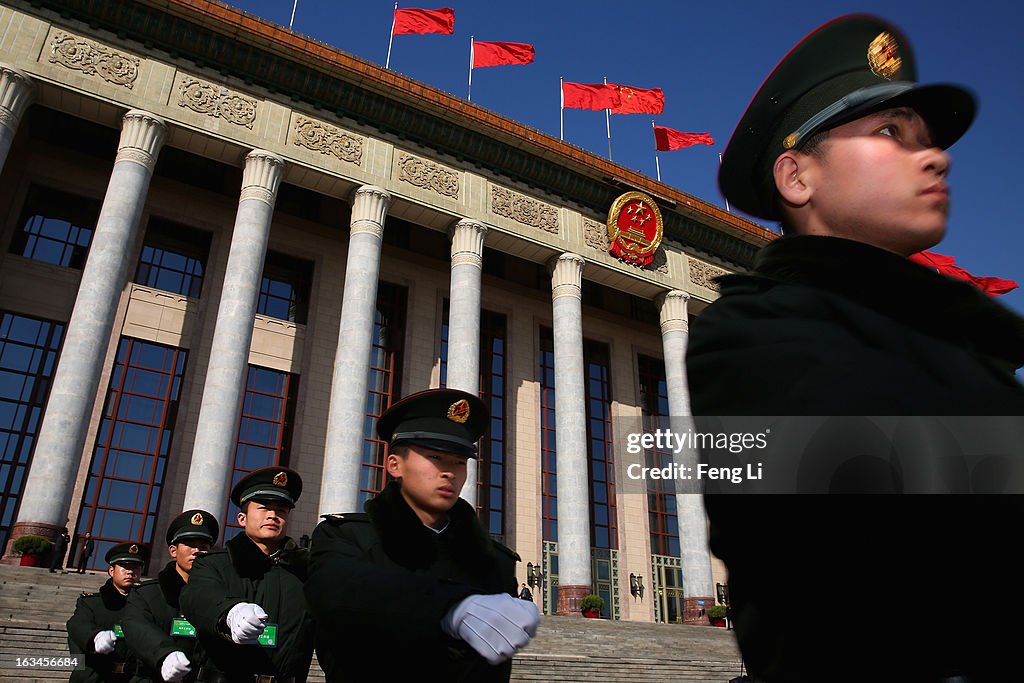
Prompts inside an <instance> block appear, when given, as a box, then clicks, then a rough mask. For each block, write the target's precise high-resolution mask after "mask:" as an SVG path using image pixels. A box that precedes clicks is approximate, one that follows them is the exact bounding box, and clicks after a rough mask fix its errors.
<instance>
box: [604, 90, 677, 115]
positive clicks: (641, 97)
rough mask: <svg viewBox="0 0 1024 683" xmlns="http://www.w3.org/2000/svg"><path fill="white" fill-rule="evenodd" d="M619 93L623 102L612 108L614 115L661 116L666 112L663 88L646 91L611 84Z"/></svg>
mask: <svg viewBox="0 0 1024 683" xmlns="http://www.w3.org/2000/svg"><path fill="white" fill-rule="evenodd" d="M608 85H611V86H614V87H615V89H616V90H618V91H619V98H620V100H621V102H620V103H619V104H618V106H615V107H611V110H612V113H613V114H660V113H662V112H663V111H665V93H663V92H662V91H661V88H652V89H650V90H644V89H643V88H632V87H630V86H628V85H617V84H615V83H609V84H608Z"/></svg>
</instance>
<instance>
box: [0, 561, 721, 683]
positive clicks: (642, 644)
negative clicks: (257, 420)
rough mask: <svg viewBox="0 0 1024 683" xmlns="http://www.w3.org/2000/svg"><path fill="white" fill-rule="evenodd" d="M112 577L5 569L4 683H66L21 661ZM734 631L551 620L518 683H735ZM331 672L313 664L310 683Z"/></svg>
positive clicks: (59, 641) (522, 662) (0, 662)
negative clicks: (16, 662) (86, 594)
mask: <svg viewBox="0 0 1024 683" xmlns="http://www.w3.org/2000/svg"><path fill="white" fill-rule="evenodd" d="M106 578H107V576H106V574H105V573H104V574H99V573H89V574H85V575H80V574H51V573H49V572H48V571H47V570H46V569H40V568H35V567H18V566H9V565H0V681H19V682H31V681H38V682H39V683H52V682H53V681H66V680H67V679H68V671H60V670H51V671H46V670H40V669H34V670H31V671H29V670H18V669H15V668H13V657H15V656H18V655H20V656H24V655H37V656H50V657H61V656H66V655H67V654H68V647H67V633H66V631H65V630H64V624H65V622H66V621H67V620H68V618H69V617H70V616H71V613H72V612H73V611H74V608H75V601H76V600H77V599H78V596H79V594H80V593H81V592H82V591H95V590H96V589H98V588H99V587H100V586H101V585H102V584H103V582H104V581H106ZM739 661H740V658H739V651H738V650H737V647H736V640H735V638H734V637H733V634H732V632H731V631H726V630H725V629H720V628H711V627H701V626H680V625H675V624H645V623H637V622H612V621H607V620H604V619H580V618H575V617H543V619H542V620H541V626H540V630H539V631H538V633H537V637H536V638H534V639H533V641H532V642H531V643H530V645H529V646H527V647H526V648H524V649H523V650H522V651H521V652H520V653H519V654H517V655H516V657H515V659H514V660H513V664H512V680H513V681H558V682H566V683H568V682H570V681H580V682H583V681H585V682H586V683H612V682H617V681H630V682H631V683H644V682H646V681H649V682H651V683H654V682H658V683H660V682H661V681H669V680H671V681H699V682H702V683H719V682H720V683H727V682H728V681H729V680H731V679H732V678H734V677H736V676H738V675H739V673H740V665H739ZM323 680H324V675H323V672H322V671H321V670H320V667H319V666H318V665H317V664H316V660H314V663H313V669H312V670H311V671H310V676H309V681H310V683H321V682H322V681H323Z"/></svg>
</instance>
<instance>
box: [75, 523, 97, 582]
mask: <svg viewBox="0 0 1024 683" xmlns="http://www.w3.org/2000/svg"><path fill="white" fill-rule="evenodd" d="M95 545H96V542H95V541H93V540H92V534H91V533H89V532H88V531H86V532H85V536H83V537H82V540H81V541H79V544H78V573H79V574H84V573H85V568H86V566H87V565H88V564H89V558H90V557H92V549H93V547H94V546H95Z"/></svg>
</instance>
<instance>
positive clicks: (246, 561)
mask: <svg viewBox="0 0 1024 683" xmlns="http://www.w3.org/2000/svg"><path fill="white" fill-rule="evenodd" d="M224 549H225V550H227V551H228V555H229V556H230V557H231V565H232V566H233V567H234V568H235V571H236V572H238V575H239V576H241V577H242V578H245V579H261V578H263V575H264V574H266V573H267V572H268V571H270V570H271V568H273V567H274V566H275V565H279V566H281V567H283V568H284V569H286V570H288V571H289V572H291V573H292V574H294V575H295V576H297V577H299V578H300V579H302V580H305V578H306V568H307V566H308V565H309V550H307V549H306V548H300V547H299V545H298V544H297V543H296V542H295V541H293V540H292V539H291V538H290V537H287V536H286V537H285V540H284V545H283V546H282V547H281V550H280V551H278V552H277V553H276V554H275V555H274V556H273V557H270V556H269V555H267V554H266V553H264V552H263V551H262V550H260V548H259V546H257V545H256V544H255V543H253V542H252V541H251V540H250V539H249V537H248V536H246V535H245V534H244V533H240V534H238V535H237V536H235V537H234V538H232V539H231V540H230V541H228V542H227V543H225V544H224Z"/></svg>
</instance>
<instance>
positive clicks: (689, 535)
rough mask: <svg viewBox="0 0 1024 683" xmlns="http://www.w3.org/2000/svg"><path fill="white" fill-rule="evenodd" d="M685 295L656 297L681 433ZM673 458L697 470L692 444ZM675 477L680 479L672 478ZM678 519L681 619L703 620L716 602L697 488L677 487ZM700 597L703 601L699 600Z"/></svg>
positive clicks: (685, 396)
mask: <svg viewBox="0 0 1024 683" xmlns="http://www.w3.org/2000/svg"><path fill="white" fill-rule="evenodd" d="M689 300H690V296H689V295H688V294H687V293H686V292H681V291H679V290H673V291H671V292H666V293H665V294H662V295H660V296H659V297H658V301H657V303H658V306H659V308H660V311H661V316H660V317H661V343H662V346H663V348H664V353H665V380H666V384H667V386H668V407H669V414H670V416H671V428H672V431H674V432H677V433H685V431H686V429H687V427H690V426H692V420H691V419H690V418H692V413H691V411H690V394H689V388H688V384H687V381H686V344H687V338H688V335H689V323H688V321H687V313H686V305H687V302H688V301H689ZM676 458H677V461H678V462H681V463H683V464H685V465H686V466H687V467H693V468H694V469H692V470H690V471H691V472H695V471H696V463H697V460H698V453H697V450H696V449H693V448H690V449H684V450H683V451H682V452H680V453H679V454H678V455H677V456H676ZM677 483H679V482H678V481H677ZM676 511H677V515H678V522H679V554H680V559H681V560H682V564H683V567H682V569H683V602H684V604H683V621H684V623H687V624H707V623H708V618H707V616H706V615H705V614H704V610H705V609H706V608H707V607H710V606H711V605H713V604H715V599H714V595H715V592H714V580H713V579H712V576H711V555H710V553H709V551H708V523H707V514H706V513H705V512H704V501H703V498H702V497H701V495H700V494H697V493H685V492H683V491H681V490H680V491H677V492H676ZM700 601H703V602H704V605H703V607H702V606H701V605H700V604H699V602H700Z"/></svg>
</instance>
